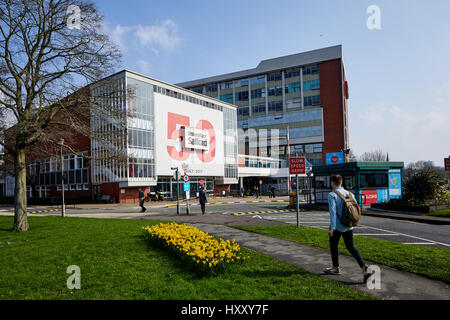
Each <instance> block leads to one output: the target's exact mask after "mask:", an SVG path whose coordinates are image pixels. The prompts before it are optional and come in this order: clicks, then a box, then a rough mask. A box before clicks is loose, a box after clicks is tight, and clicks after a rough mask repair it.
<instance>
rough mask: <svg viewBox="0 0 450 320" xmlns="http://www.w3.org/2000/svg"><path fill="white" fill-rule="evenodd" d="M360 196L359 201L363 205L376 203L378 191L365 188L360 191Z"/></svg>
mask: <svg viewBox="0 0 450 320" xmlns="http://www.w3.org/2000/svg"><path fill="white" fill-rule="evenodd" d="M361 194H362V197H361V201H362V203H363V204H365V205H370V204H372V203H377V201H378V192H377V190H375V189H374V190H371V189H366V190H362V192H361Z"/></svg>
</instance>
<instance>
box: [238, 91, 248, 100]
mask: <svg viewBox="0 0 450 320" xmlns="http://www.w3.org/2000/svg"><path fill="white" fill-rule="evenodd" d="M247 100H248V91H241V92H236V101H247Z"/></svg>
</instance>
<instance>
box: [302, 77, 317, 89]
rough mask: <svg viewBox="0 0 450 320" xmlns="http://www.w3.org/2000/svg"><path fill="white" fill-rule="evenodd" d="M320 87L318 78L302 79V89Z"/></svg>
mask: <svg viewBox="0 0 450 320" xmlns="http://www.w3.org/2000/svg"><path fill="white" fill-rule="evenodd" d="M317 89H320V80H319V79H317V80H310V81H303V90H305V91H306V90H317Z"/></svg>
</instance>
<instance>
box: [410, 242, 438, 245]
mask: <svg viewBox="0 0 450 320" xmlns="http://www.w3.org/2000/svg"><path fill="white" fill-rule="evenodd" d="M403 244H413V245H415V244H419V245H422V244H430V245H433V244H436V242H403Z"/></svg>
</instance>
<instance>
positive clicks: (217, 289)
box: [0, 217, 374, 300]
mask: <svg viewBox="0 0 450 320" xmlns="http://www.w3.org/2000/svg"><path fill="white" fill-rule="evenodd" d="M29 222H30V226H31V230H30V231H29V232H25V233H14V232H11V231H9V230H10V229H11V227H12V225H13V217H0V270H1V277H0V299H160V300H165V299H174V300H177V299H212V300H215V299H230V300H234V299H249V300H250V299H374V297H373V296H370V295H367V294H365V293H362V292H359V291H356V290H353V289H350V288H348V287H346V286H345V285H343V284H341V283H339V282H337V281H334V280H330V279H326V278H324V277H321V276H319V275H314V274H311V273H309V272H307V271H306V270H304V269H301V268H298V267H295V266H292V265H289V264H287V263H284V262H280V261H278V260H276V259H273V258H271V257H268V256H265V255H262V254H259V253H256V252H254V251H250V250H247V249H244V250H245V254H248V255H250V259H249V260H246V261H245V262H244V263H242V264H237V265H232V266H230V267H229V269H227V270H226V272H225V273H223V274H220V275H219V276H217V277H203V278H199V277H198V276H197V275H195V273H194V272H192V271H190V270H187V269H186V268H185V266H184V265H183V263H182V262H181V260H178V259H177V258H175V257H173V256H171V255H169V254H167V253H166V252H165V251H164V250H162V249H157V248H154V247H151V246H150V245H149V244H148V242H147V241H145V240H144V239H143V238H142V237H141V234H142V229H141V228H142V227H143V226H145V225H149V224H150V225H151V224H155V223H158V222H156V221H138V220H119V219H86V218H64V219H62V218H60V217H29ZM8 243H9V244H8ZM69 265H77V266H79V267H80V269H81V290H69V289H68V288H67V286H66V282H67V279H68V277H69V276H70V274H67V273H66V270H67V267H68V266H69Z"/></svg>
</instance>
